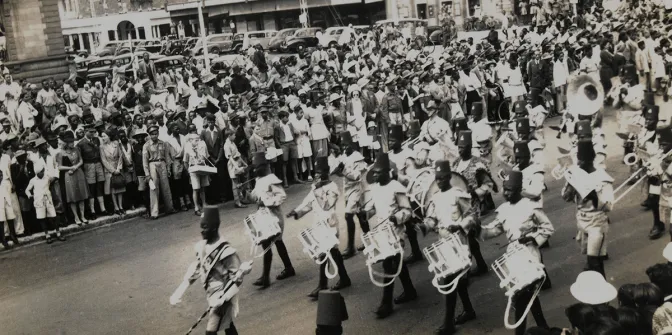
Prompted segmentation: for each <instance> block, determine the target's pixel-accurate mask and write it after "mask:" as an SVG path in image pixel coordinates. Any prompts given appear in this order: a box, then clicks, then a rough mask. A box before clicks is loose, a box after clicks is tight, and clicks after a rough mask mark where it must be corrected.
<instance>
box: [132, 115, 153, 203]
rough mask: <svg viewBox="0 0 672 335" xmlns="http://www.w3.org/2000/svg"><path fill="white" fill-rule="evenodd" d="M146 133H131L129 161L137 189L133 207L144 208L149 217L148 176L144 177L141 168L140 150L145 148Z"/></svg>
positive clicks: (142, 168) (138, 131)
mask: <svg viewBox="0 0 672 335" xmlns="http://www.w3.org/2000/svg"><path fill="white" fill-rule="evenodd" d="M147 136H148V135H147V132H146V131H144V130H143V129H142V128H140V129H135V130H133V131H132V132H131V137H132V138H133V144H132V147H131V161H132V163H133V171H134V174H135V177H136V180H135V182H136V184H137V187H138V193H137V194H136V196H135V197H134V199H133V204H135V206H138V207H139V206H141V205H142V206H145V208H147V209H148V211H147V213H145V215H146V216H149V209H150V208H151V206H150V201H149V185H148V184H149V176H147V175H145V169H144V166H143V155H142V149H143V148H144V146H145V141H146V139H147Z"/></svg>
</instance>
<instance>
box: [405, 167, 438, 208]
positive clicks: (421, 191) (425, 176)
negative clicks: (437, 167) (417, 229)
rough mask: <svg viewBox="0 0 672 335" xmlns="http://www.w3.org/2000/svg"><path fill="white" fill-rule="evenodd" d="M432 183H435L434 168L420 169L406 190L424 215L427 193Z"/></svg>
mask: <svg viewBox="0 0 672 335" xmlns="http://www.w3.org/2000/svg"><path fill="white" fill-rule="evenodd" d="M432 183H434V169H433V168H424V169H422V170H420V171H418V174H417V175H416V176H415V178H413V180H412V181H411V182H410V183H409V184H408V188H407V190H406V193H408V197H409V198H410V199H411V201H413V202H415V203H416V204H417V205H418V206H419V207H420V210H421V211H422V214H423V215H424V214H425V212H424V210H425V200H426V193H427V191H428V190H429V187H430V185H431V184H432Z"/></svg>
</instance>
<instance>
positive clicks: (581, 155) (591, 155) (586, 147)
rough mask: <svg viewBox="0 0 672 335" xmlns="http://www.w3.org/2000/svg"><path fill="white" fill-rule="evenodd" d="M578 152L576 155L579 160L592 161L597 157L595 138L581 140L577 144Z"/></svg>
mask: <svg viewBox="0 0 672 335" xmlns="http://www.w3.org/2000/svg"><path fill="white" fill-rule="evenodd" d="M576 148H577V153H576V157H577V158H578V159H579V160H589V161H592V160H593V159H595V148H593V140H592V139H591V140H580V141H579V142H578V143H577V144H576Z"/></svg>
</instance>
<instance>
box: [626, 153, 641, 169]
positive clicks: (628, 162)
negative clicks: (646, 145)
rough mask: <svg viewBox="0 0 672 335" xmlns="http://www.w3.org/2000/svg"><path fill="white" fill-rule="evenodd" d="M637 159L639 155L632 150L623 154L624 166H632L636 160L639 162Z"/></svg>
mask: <svg viewBox="0 0 672 335" xmlns="http://www.w3.org/2000/svg"><path fill="white" fill-rule="evenodd" d="M639 160H640V159H639V156H637V154H636V153H634V152H631V153H629V154H627V155H625V156H623V163H624V164H625V165H626V166H633V165H635V164H637V162H639Z"/></svg>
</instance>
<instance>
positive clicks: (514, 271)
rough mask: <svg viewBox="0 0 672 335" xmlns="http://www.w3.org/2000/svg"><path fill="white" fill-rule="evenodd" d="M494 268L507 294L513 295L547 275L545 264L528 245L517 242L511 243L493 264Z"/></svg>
mask: <svg viewBox="0 0 672 335" xmlns="http://www.w3.org/2000/svg"><path fill="white" fill-rule="evenodd" d="M492 269H493V270H494V271H495V273H496V274H497V277H499V280H500V285H499V286H500V287H501V288H503V289H505V290H506V295H507V296H513V295H514V294H515V293H516V292H518V291H520V290H522V289H524V288H525V287H527V286H529V285H531V284H532V283H534V282H535V281H537V280H540V279H542V278H544V277H545V276H546V274H545V273H544V265H543V264H541V262H540V261H539V259H538V258H537V257H535V256H534V255H533V254H532V252H531V251H530V250H529V249H528V248H527V247H525V246H524V245H521V244H520V243H516V242H514V244H513V245H509V248H508V250H507V252H506V253H505V254H504V255H503V256H502V257H500V258H498V259H497V260H496V261H495V262H494V263H493V264H492Z"/></svg>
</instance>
